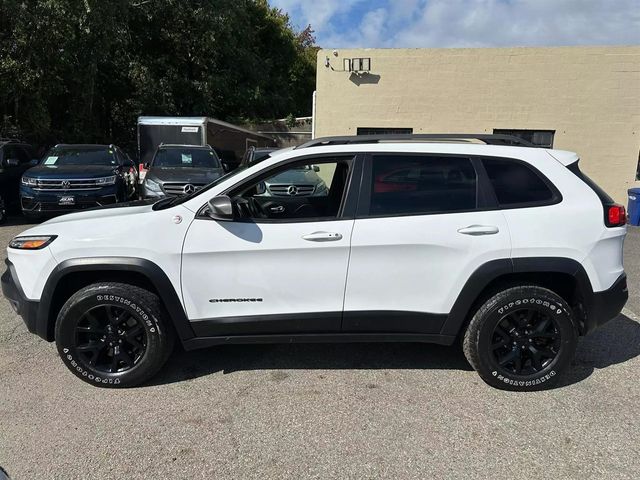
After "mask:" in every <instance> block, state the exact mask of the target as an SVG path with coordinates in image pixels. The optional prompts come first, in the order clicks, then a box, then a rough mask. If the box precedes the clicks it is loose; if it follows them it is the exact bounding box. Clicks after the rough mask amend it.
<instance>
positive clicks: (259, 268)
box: [8, 143, 626, 321]
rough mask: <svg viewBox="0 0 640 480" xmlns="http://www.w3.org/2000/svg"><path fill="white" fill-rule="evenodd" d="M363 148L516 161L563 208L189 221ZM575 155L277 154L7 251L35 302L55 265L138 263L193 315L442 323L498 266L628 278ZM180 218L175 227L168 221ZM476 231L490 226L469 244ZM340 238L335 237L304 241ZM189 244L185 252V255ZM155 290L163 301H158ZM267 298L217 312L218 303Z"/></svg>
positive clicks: (63, 226)
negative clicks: (395, 316) (150, 266)
mask: <svg viewBox="0 0 640 480" xmlns="http://www.w3.org/2000/svg"><path fill="white" fill-rule="evenodd" d="M359 152H370V153H374V152H393V153H403V152H406V153H431V154H438V153H448V154H459V155H465V154H468V155H483V156H490V157H494V156H495V157H501V158H515V159H519V160H521V161H524V162H527V163H529V164H531V165H533V166H535V167H536V168H537V169H538V170H540V171H541V172H542V173H543V174H544V175H545V176H547V178H548V179H549V180H550V181H551V182H552V183H553V184H554V185H555V186H556V187H557V189H558V190H559V191H560V192H561V193H562V196H563V200H562V202H560V203H558V204H555V205H550V206H544V207H534V208H517V209H503V210H494V211H482V212H470V213H447V214H437V215H416V216H406V217H403V216H398V217H389V218H368V219H358V220H355V221H354V220H333V221H318V222H292V223H255V224H251V223H239V222H238V223H236V222H216V221H212V220H205V219H196V218H195V217H196V213H197V212H198V211H199V210H200V209H201V207H203V206H204V205H205V204H206V202H207V201H208V200H209V199H210V198H212V197H214V196H215V195H217V194H220V193H221V192H224V191H225V190H227V189H229V188H231V187H233V186H234V185H236V184H238V183H239V182H241V181H242V180H243V179H245V178H247V177H248V176H250V175H253V174H254V173H257V172H260V171H262V170H264V169H268V168H270V167H272V166H275V165H279V164H283V163H286V162H288V161H290V160H293V159H300V158H303V157H313V156H315V155H327V154H336V155H344V154H350V153H353V154H355V153H359ZM576 159H577V156H576V155H575V154H573V153H571V152H561V151H551V150H544V149H535V148H521V147H509V146H488V145H477V144H465V143H462V144H455V143H441V144H438V143H395V144H394V143H380V144H367V145H339V146H321V147H311V148H305V149H300V150H288V151H285V152H279V153H278V154H277V155H274V156H273V157H272V158H269V159H267V160H265V161H263V162H261V163H259V164H257V165H254V166H252V167H250V168H248V169H247V170H245V171H242V172H239V173H237V174H236V175H233V176H231V177H230V178H228V179H226V180H223V181H222V182H221V183H219V184H218V185H216V186H215V187H212V188H211V189H209V190H208V191H206V192H202V193H200V194H199V195H197V196H195V197H193V198H191V199H189V200H187V201H186V202H185V203H183V204H182V205H177V206H175V207H171V208H168V209H166V210H158V211H154V210H153V209H152V207H151V206H137V207H129V208H110V209H104V210H95V211H87V212H80V213H74V214H69V215H65V216H62V217H59V218H56V219H54V220H50V221H48V222H45V223H43V224H41V225H38V226H36V227H33V228H31V229H29V230H27V231H26V232H24V233H23V234H22V236H26V235H57V236H58V237H57V238H56V239H55V240H54V241H53V243H51V245H50V246H49V247H46V248H44V249H42V250H36V251H18V250H15V249H11V248H10V249H8V259H9V260H10V261H11V262H12V263H13V264H14V265H15V270H16V272H17V276H18V280H19V282H20V285H21V286H22V288H23V290H24V292H25V295H26V296H27V298H28V299H30V300H38V299H39V298H40V296H41V294H42V291H43V288H44V285H45V283H46V280H47V278H48V277H49V275H50V274H51V272H52V271H53V269H54V268H55V267H56V265H58V264H60V263H61V262H64V261H65V260H68V259H74V258H84V257H92V258H95V257H131V258H143V259H147V260H149V261H151V262H153V263H155V264H157V265H158V266H159V267H160V268H161V269H162V270H163V271H164V272H165V273H166V275H167V276H168V278H169V280H170V281H171V284H172V285H173V287H174V288H175V290H176V292H177V293H178V296H179V297H180V298H181V301H182V302H183V307H184V308H185V311H186V312H187V316H188V318H189V319H191V320H193V321H198V320H200V319H205V318H215V317H225V316H236V315H239V316H242V315H261V314H271V313H277V314H284V313H293V314H295V313H307V312H335V311H340V310H341V309H342V308H343V306H344V309H345V310H346V311H366V310H403V311H413V312H428V313H446V312H448V311H449V309H450V308H451V306H452V305H453V303H454V302H455V299H456V298H457V295H458V294H459V293H460V290H461V289H462V287H463V285H464V283H465V282H466V281H467V279H468V278H469V276H470V275H471V273H473V271H474V270H475V269H476V268H477V267H479V266H480V265H482V264H483V263H485V262H487V261H490V260H492V259H497V258H510V257H511V258H518V257H532V256H534V257H564V258H570V259H573V260H576V261H577V262H579V263H581V264H582V265H583V266H584V268H585V271H586V273H587V274H588V277H589V280H590V282H591V285H592V287H593V290H594V291H596V292H598V291H602V290H606V289H607V288H609V287H610V286H611V285H612V284H613V283H614V281H615V280H616V278H618V276H619V275H620V274H621V273H622V272H623V267H622V244H623V240H624V235H625V232H626V230H625V228H624V227H618V228H606V227H605V225H604V223H603V207H602V204H601V203H600V201H599V199H598V197H597V195H596V194H595V193H594V192H593V190H591V189H590V188H589V187H588V186H587V185H586V184H585V183H584V182H582V181H581V180H580V179H579V178H578V177H577V176H576V175H574V174H573V173H572V172H570V171H569V170H568V169H567V168H566V167H565V165H568V164H571V163H572V162H574V161H575V160H576ZM177 215H179V216H180V217H182V219H183V220H182V222H180V223H176V222H175V221H174V218H175V217H176V216H177ZM474 225H484V226H489V227H497V229H498V233H497V234H493V235H486V236H473V235H465V234H461V233H459V232H458V230H460V229H464V228H466V227H470V226H474ZM316 232H327V233H337V234H340V235H341V239H340V240H339V241H331V242H313V241H307V240H304V239H303V238H302V237H303V236H305V235H307V234H311V233H316ZM183 248H184V250H183ZM162 294H163V292H160V295H162ZM242 297H256V298H262V299H263V301H262V302H254V303H252V302H246V303H243V302H240V303H228V304H227V303H211V302H210V300H211V299H215V298H242Z"/></svg>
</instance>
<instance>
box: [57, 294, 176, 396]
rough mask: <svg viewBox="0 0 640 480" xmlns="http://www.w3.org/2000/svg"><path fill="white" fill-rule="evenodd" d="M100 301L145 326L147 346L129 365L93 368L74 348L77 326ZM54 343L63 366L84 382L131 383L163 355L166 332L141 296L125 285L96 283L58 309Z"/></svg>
mask: <svg viewBox="0 0 640 480" xmlns="http://www.w3.org/2000/svg"><path fill="white" fill-rule="evenodd" d="M101 305H112V306H114V307H119V308H124V309H125V310H127V311H128V312H129V313H131V314H132V315H134V316H135V317H136V318H137V319H138V320H139V321H140V324H141V325H142V326H143V327H144V329H145V334H146V342H147V345H146V349H145V352H144V354H143V357H142V358H141V359H140V360H139V361H138V363H136V364H135V365H134V366H133V367H132V368H131V369H129V370H126V371H124V372H118V373H108V372H102V371H100V370H97V369H95V368H93V367H92V366H91V365H89V364H88V362H86V361H85V360H84V358H83V356H82V355H80V354H79V353H78V351H77V350H76V338H75V337H76V326H77V324H78V322H79V321H80V319H81V317H82V316H83V315H84V314H85V313H86V312H87V311H88V310H90V309H92V308H94V307H98V306H101ZM55 336H56V345H57V348H58V353H59V354H60V357H61V358H62V360H63V362H64V363H65V364H66V366H67V367H68V368H69V369H70V370H71V371H72V372H73V373H74V374H75V375H76V376H78V377H80V378H81V379H82V380H84V381H86V382H87V383H91V384H94V385H96V386H103V387H118V386H127V385H133V384H136V383H138V382H139V379H140V378H143V377H146V376H147V371H148V368H149V367H150V366H152V365H154V364H155V363H156V361H157V358H158V357H159V356H162V351H163V349H162V347H163V343H164V342H166V338H165V336H166V334H165V332H164V329H162V328H161V323H160V321H159V319H158V312H155V311H154V309H153V307H152V306H151V305H148V304H146V302H144V301H143V300H142V301H141V300H140V299H137V298H134V296H133V295H131V294H128V293H127V292H126V291H125V290H124V289H120V288H108V287H95V288H89V289H86V290H83V291H80V292H78V293H77V294H76V295H74V296H73V297H72V298H71V299H70V300H69V301H68V302H67V304H65V306H64V307H63V308H62V310H61V311H60V314H59V315H58V319H57V322H56V335H55Z"/></svg>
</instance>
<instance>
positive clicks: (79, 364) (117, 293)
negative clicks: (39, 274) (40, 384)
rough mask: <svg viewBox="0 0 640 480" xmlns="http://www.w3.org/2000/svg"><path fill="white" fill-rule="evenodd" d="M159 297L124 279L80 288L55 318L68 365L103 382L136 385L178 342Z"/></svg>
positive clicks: (92, 380)
mask: <svg viewBox="0 0 640 480" xmlns="http://www.w3.org/2000/svg"><path fill="white" fill-rule="evenodd" d="M165 318H166V316H165V314H164V310H163V308H162V305H161V303H160V300H159V299H158V297H157V296H156V295H155V294H153V293H151V292H149V291H147V290H144V289H142V288H139V287H135V286H132V285H127V284H122V283H111V282H109V283H106V282H105V283H97V284H93V285H89V286H87V287H85V288H83V289H81V290H79V291H78V292H76V293H75V294H74V295H73V296H71V298H69V300H67V302H66V303H65V304H64V306H63V307H62V309H61V310H60V313H59V314H58V319H57V321H56V330H55V339H56V345H57V347H58V353H59V354H60V357H61V358H62V360H63V362H64V363H65V365H66V366H67V367H68V368H69V369H70V370H71V371H72V372H73V373H74V374H75V375H76V376H77V377H79V378H81V379H82V380H84V381H85V382H87V383H90V384H92V385H96V386H100V387H131V386H135V385H138V384H140V383H142V382H144V381H146V380H148V379H150V378H151V377H152V376H153V375H155V374H156V373H157V372H158V370H160V368H161V367H162V366H163V365H164V363H165V361H166V360H167V358H168V357H169V354H170V353H171V351H172V348H173V336H172V335H171V332H170V331H169V330H168V328H167V323H166V320H165Z"/></svg>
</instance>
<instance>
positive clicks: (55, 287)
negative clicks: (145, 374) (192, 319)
mask: <svg viewBox="0 0 640 480" xmlns="http://www.w3.org/2000/svg"><path fill="white" fill-rule="evenodd" d="M101 281H118V282H122V283H128V284H131V285H135V286H139V287H142V288H146V289H148V290H150V291H152V292H154V293H155V294H157V295H158V297H159V298H160V302H161V303H162V305H163V306H164V308H165V310H166V312H167V314H168V315H169V319H168V320H169V321H171V323H172V324H173V325H174V327H175V331H176V332H177V334H178V337H179V338H180V340H181V341H185V340H188V339H190V338H193V337H194V336H195V335H194V332H193V329H192V328H191V325H190V323H189V321H188V319H187V316H186V313H185V311H184V308H183V306H182V303H181V302H180V298H179V296H178V293H177V292H176V290H175V288H174V287H173V284H172V283H171V281H170V280H169V278H168V277H167V275H166V274H165V273H164V271H163V270H162V269H161V268H160V267H159V266H158V265H156V264H155V263H153V262H152V261H150V260H146V259H142V258H130V257H98V258H74V259H70V260H65V261H63V262H61V263H60V264H59V265H58V266H57V267H56V268H55V269H54V270H53V272H51V274H50V275H49V278H48V279H47V282H46V283H45V286H44V289H43V292H42V295H41V298H40V304H39V306H38V315H37V321H36V330H37V333H38V335H39V336H40V337H42V338H45V339H46V340H48V341H53V340H54V337H55V335H54V329H55V322H56V318H57V316H58V313H59V311H60V309H61V308H62V305H63V304H64V303H65V302H66V301H67V300H68V299H69V297H70V296H71V295H73V293H75V292H76V291H78V290H79V289H80V288H83V287H85V286H87V285H90V284H92V283H96V282H101Z"/></svg>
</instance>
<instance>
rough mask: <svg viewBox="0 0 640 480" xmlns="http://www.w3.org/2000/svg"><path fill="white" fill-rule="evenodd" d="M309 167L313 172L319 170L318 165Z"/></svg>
mask: <svg viewBox="0 0 640 480" xmlns="http://www.w3.org/2000/svg"><path fill="white" fill-rule="evenodd" d="M311 168H312V169H313V171H314V172H316V173H318V172H319V171H320V167H319V166H318V165H311Z"/></svg>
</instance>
